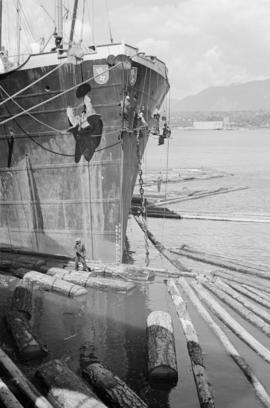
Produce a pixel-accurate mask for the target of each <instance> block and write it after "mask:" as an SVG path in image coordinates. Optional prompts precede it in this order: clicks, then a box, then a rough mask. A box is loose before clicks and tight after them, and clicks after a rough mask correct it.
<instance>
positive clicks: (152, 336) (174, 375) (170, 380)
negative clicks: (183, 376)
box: [147, 311, 178, 386]
mask: <svg viewBox="0 0 270 408" xmlns="http://www.w3.org/2000/svg"><path fill="white" fill-rule="evenodd" d="M147 345H148V378H149V381H150V383H152V384H161V385H162V383H163V384H164V385H166V384H168V385H169V386H174V385H175V384H176V383H177V381H178V371H177V360H176V352H175V340H174V333H173V326H172V320H171V316H170V315H169V313H166V312H163V311H154V312H152V313H150V315H149V316H148V318H147Z"/></svg>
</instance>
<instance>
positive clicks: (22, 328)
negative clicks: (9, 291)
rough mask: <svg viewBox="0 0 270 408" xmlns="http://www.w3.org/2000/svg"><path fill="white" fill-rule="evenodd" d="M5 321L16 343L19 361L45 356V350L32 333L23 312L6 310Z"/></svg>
mask: <svg viewBox="0 0 270 408" xmlns="http://www.w3.org/2000/svg"><path fill="white" fill-rule="evenodd" d="M6 322H7V325H8V327H9V330H10V331H11V334H12V336H13V339H14V341H15V343H16V346H17V351H18V355H19V358H20V360H21V361H29V360H33V359H38V358H42V357H44V356H45V354H46V353H47V350H46V349H45V347H43V346H42V345H41V344H40V343H39V341H38V340H37V339H36V338H35V336H34V335H33V333H32V329H31V327H30V325H29V321H28V319H27V317H26V316H25V313H24V312H17V311H11V312H8V313H7V315H6Z"/></svg>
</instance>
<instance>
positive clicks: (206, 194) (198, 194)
mask: <svg viewBox="0 0 270 408" xmlns="http://www.w3.org/2000/svg"><path fill="white" fill-rule="evenodd" d="M247 188H248V187H220V188H218V189H215V190H205V191H193V192H191V193H189V194H188V195H186V196H180V197H174V198H171V199H168V200H165V201H159V202H158V203H155V206H162V205H165V204H166V205H167V204H174V203H180V202H182V201H189V200H197V199H199V198H204V197H209V196H213V195H218V194H226V193H231V192H233V191H240V190H246V189H247Z"/></svg>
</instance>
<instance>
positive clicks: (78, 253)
mask: <svg viewBox="0 0 270 408" xmlns="http://www.w3.org/2000/svg"><path fill="white" fill-rule="evenodd" d="M74 248H75V271H78V270H79V262H81V263H82V266H83V271H89V270H90V269H89V268H88V266H87V265H86V261H85V257H86V251H85V246H84V244H82V241H81V238H76V242H75V247H74Z"/></svg>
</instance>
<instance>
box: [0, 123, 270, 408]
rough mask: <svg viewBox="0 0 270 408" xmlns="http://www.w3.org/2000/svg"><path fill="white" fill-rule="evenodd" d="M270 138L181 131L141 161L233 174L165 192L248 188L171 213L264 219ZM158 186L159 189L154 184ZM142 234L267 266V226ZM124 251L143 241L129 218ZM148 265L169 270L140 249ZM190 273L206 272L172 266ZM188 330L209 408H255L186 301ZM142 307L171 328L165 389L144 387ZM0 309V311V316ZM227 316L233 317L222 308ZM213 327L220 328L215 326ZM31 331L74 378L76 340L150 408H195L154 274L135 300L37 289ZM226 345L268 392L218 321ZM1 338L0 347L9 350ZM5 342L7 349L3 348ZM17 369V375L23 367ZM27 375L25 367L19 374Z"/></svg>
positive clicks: (256, 362)
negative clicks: (160, 313)
mask: <svg viewBox="0 0 270 408" xmlns="http://www.w3.org/2000/svg"><path fill="white" fill-rule="evenodd" d="M269 151H270V133H269V131H268V130H256V131H217V132H215V131H212V132H207V131H196V132H195V131H181V130H175V131H174V132H173V139H172V140H170V146H169V150H167V146H166V145H164V146H163V147H158V146H157V140H156V139H155V138H151V139H150V141H149V144H148V147H147V151H146V154H145V159H144V171H145V172H147V171H150V170H153V169H154V170H156V169H160V168H166V163H167V152H168V157H169V167H170V168H199V167H208V168H214V169H217V170H221V171H225V172H227V173H229V174H233V176H232V175H231V176H227V177H224V178H219V179H212V180H200V181H190V182H186V183H182V184H179V185H177V186H176V185H175V184H172V185H169V186H168V189H169V190H175V189H176V188H177V189H181V188H183V187H186V188H189V189H191V190H193V189H194V190H195V189H206V188H217V187H220V186H240V185H241V186H248V187H249V189H247V190H243V191H239V192H232V193H228V194H224V195H217V196H213V197H209V198H203V199H199V200H193V201H188V202H184V203H181V205H180V204H175V205H174V206H171V208H172V209H177V210H179V211H180V212H181V211H185V212H192V211H196V212H204V213H206V212H209V213H216V214H218V213H222V214H224V213H225V214H229V215H232V214H239V213H242V214H243V213H245V214H246V216H249V215H250V216H251V215H252V214H255V213H256V214H258V213H261V214H264V213H268V214H269V203H270V189H269V185H270V184H269V182H270V160H269ZM162 188H163V189H164V185H163V186H162ZM148 225H149V229H150V230H151V231H152V232H153V233H154V235H155V236H156V238H157V239H159V240H160V241H162V243H164V245H165V246H167V247H175V246H180V245H182V244H189V245H191V246H193V247H194V248H196V249H199V250H203V251H206V252H212V253H216V254H221V255H226V256H231V257H234V258H238V259H242V260H246V261H249V262H257V263H262V264H269V263H270V251H269V243H270V228H269V224H252V223H231V222H227V223H226V222H212V221H200V220H181V221H180V220H162V219H161V220H159V219H149V220H148ZM127 235H128V239H129V242H130V249H131V250H132V251H134V253H133V257H134V262H135V264H138V265H141V264H143V263H144V259H145V247H144V239H143V235H142V233H141V231H140V229H139V228H138V226H137V224H136V223H135V221H134V220H133V219H132V218H131V219H130V222H129V225H128V231H127ZM150 260H151V265H152V266H156V267H158V268H170V265H169V264H168V263H167V262H166V261H165V260H164V259H163V258H162V257H161V256H160V254H159V253H158V252H157V251H156V249H155V248H154V247H152V246H150ZM182 262H183V263H185V265H187V266H190V267H192V268H193V269H194V270H202V271H204V270H213V269H215V267H211V266H208V265H205V264H199V263H193V262H191V261H188V260H186V259H184V258H183V259H182ZM0 292H1V293H0V304H1V306H3V305H5V307H6V309H7V308H8V304H9V302H10V296H8V294H7V292H6V291H5V290H3V289H0ZM188 308H189V312H190V315H191V317H192V320H193V322H194V325H195V328H196V330H197V332H198V334H199V340H200V344H201V346H202V349H203V352H204V361H205V365H206V367H207V373H208V377H209V381H210V382H211V384H212V386H213V390H214V396H215V402H216V406H217V407H219V408H235V407H237V408H257V407H260V404H259V402H258V400H257V399H256V397H255V394H254V392H253V391H252V388H251V386H250V385H249V384H248V382H247V381H246V379H245V378H244V375H243V374H242V373H241V371H240V370H239V368H238V367H237V366H236V365H235V364H234V362H233V361H232V359H231V358H230V357H229V356H227V355H226V352H225V351H224V349H223V346H222V345H221V344H220V343H219V341H218V340H217V339H216V337H215V335H214V334H213V333H212V332H211V330H210V329H209V328H208V326H207V325H206V324H205V323H204V322H203V321H202V319H201V318H200V317H199V315H198V313H197V312H196V310H195V309H194V308H193V307H192V305H191V304H189V303H188ZM152 310H165V311H168V312H169V313H171V315H172V318H173V324H174V331H175V339H176V353H177V360H178V371H179V380H178V384H177V386H176V387H174V388H173V389H171V390H168V391H161V390H152V389H151V388H150V387H149V385H148V382H147V375H146V372H147V348H146V318H147V316H148V314H149V313H150V312H151V311H152ZM3 311H4V310H3V309H2V313H3ZM230 313H231V314H232V315H233V316H236V314H235V313H234V312H232V311H230ZM237 320H238V321H239V322H241V324H243V326H244V327H246V328H247V330H249V331H250V332H251V333H252V334H253V335H254V336H256V338H257V339H259V340H260V341H261V342H262V343H263V344H264V345H265V346H267V347H270V341H269V339H267V338H266V336H264V335H263V334H261V333H260V332H259V331H258V330H257V329H255V328H253V327H252V326H251V325H249V324H248V323H246V322H244V321H243V320H242V319H241V318H239V317H237ZM219 324H220V323H219ZM33 325H34V331H35V334H36V335H37V336H38V338H39V339H40V340H41V341H42V342H43V343H45V344H47V346H48V349H49V351H50V354H49V357H48V358H49V359H50V358H62V359H64V360H65V361H66V362H67V364H68V365H69V366H70V367H71V368H72V369H73V370H74V371H76V372H79V354H80V348H81V346H82V345H83V344H85V342H88V343H90V344H91V345H92V351H93V355H94V356H95V357H96V358H98V359H99V360H100V361H102V362H103V364H104V365H106V366H107V367H108V368H109V369H111V370H112V371H113V372H114V373H115V374H116V375H118V376H119V377H120V378H121V379H123V380H124V381H126V382H127V383H128V384H129V385H130V387H131V388H133V389H134V390H135V391H136V392H137V393H138V394H139V395H140V396H141V397H142V398H144V399H145V400H146V401H147V402H148V404H149V407H151V408H163V407H168V408H169V407H170V408H176V407H177V408H178V407H179V406H180V407H182V408H194V407H199V403H198V398H197V395H196V388H195V385H194V380H193V376H192V370H191V366H190V361H189V357H188V354H187V349H186V342H185V338H184V336H183V332H182V328H181V325H180V323H179V320H178V318H177V316H176V314H175V311H174V307H173V305H172V303H171V299H170V297H169V295H168V294H167V289H166V285H165V284H164V282H163V278H162V277H157V278H156V279H155V281H154V282H152V283H146V284H142V285H139V287H138V289H137V290H136V291H135V293H133V294H131V295H128V296H124V295H116V294H112V293H105V292H99V291H95V290H91V289H89V294H88V296H87V297H86V298H85V297H83V298H81V299H75V300H74V299H66V298H64V297H61V296H59V295H56V294H53V293H45V292H40V293H38V294H37V296H36V298H35V302H34V315H33ZM221 326H222V327H223V328H224V331H225V332H226V334H228V335H229V337H230V338H231V340H232V341H233V344H234V345H235V346H236V347H237V348H238V350H239V352H240V353H241V354H242V355H243V356H244V357H245V358H246V360H247V361H248V363H249V364H250V365H251V366H252V368H253V370H254V371H255V373H256V375H257V376H258V377H259V379H260V380H261V381H262V382H263V384H264V385H265V386H266V387H268V391H269V392H270V386H269V383H270V381H269V378H270V376H269V366H268V365H267V363H265V362H263V360H262V359H261V358H259V357H258V356H256V354H255V353H254V352H253V351H251V350H250V349H249V348H248V347H247V346H246V345H245V344H243V343H242V342H241V341H240V340H239V339H237V338H236V336H234V335H233V334H231V333H230V331H229V330H228V329H227V328H225V327H224V326H223V325H222V324H221ZM3 330H4V325H3V322H2V323H1V331H2V332H3ZM9 342H10V338H9V337H8V334H7V336H6V338H5V343H9ZM9 344H11V343H9ZM24 369H25V368H24ZM28 370H29V375H30V376H31V375H33V373H34V370H35V366H34V367H31V369H30V368H28Z"/></svg>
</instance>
